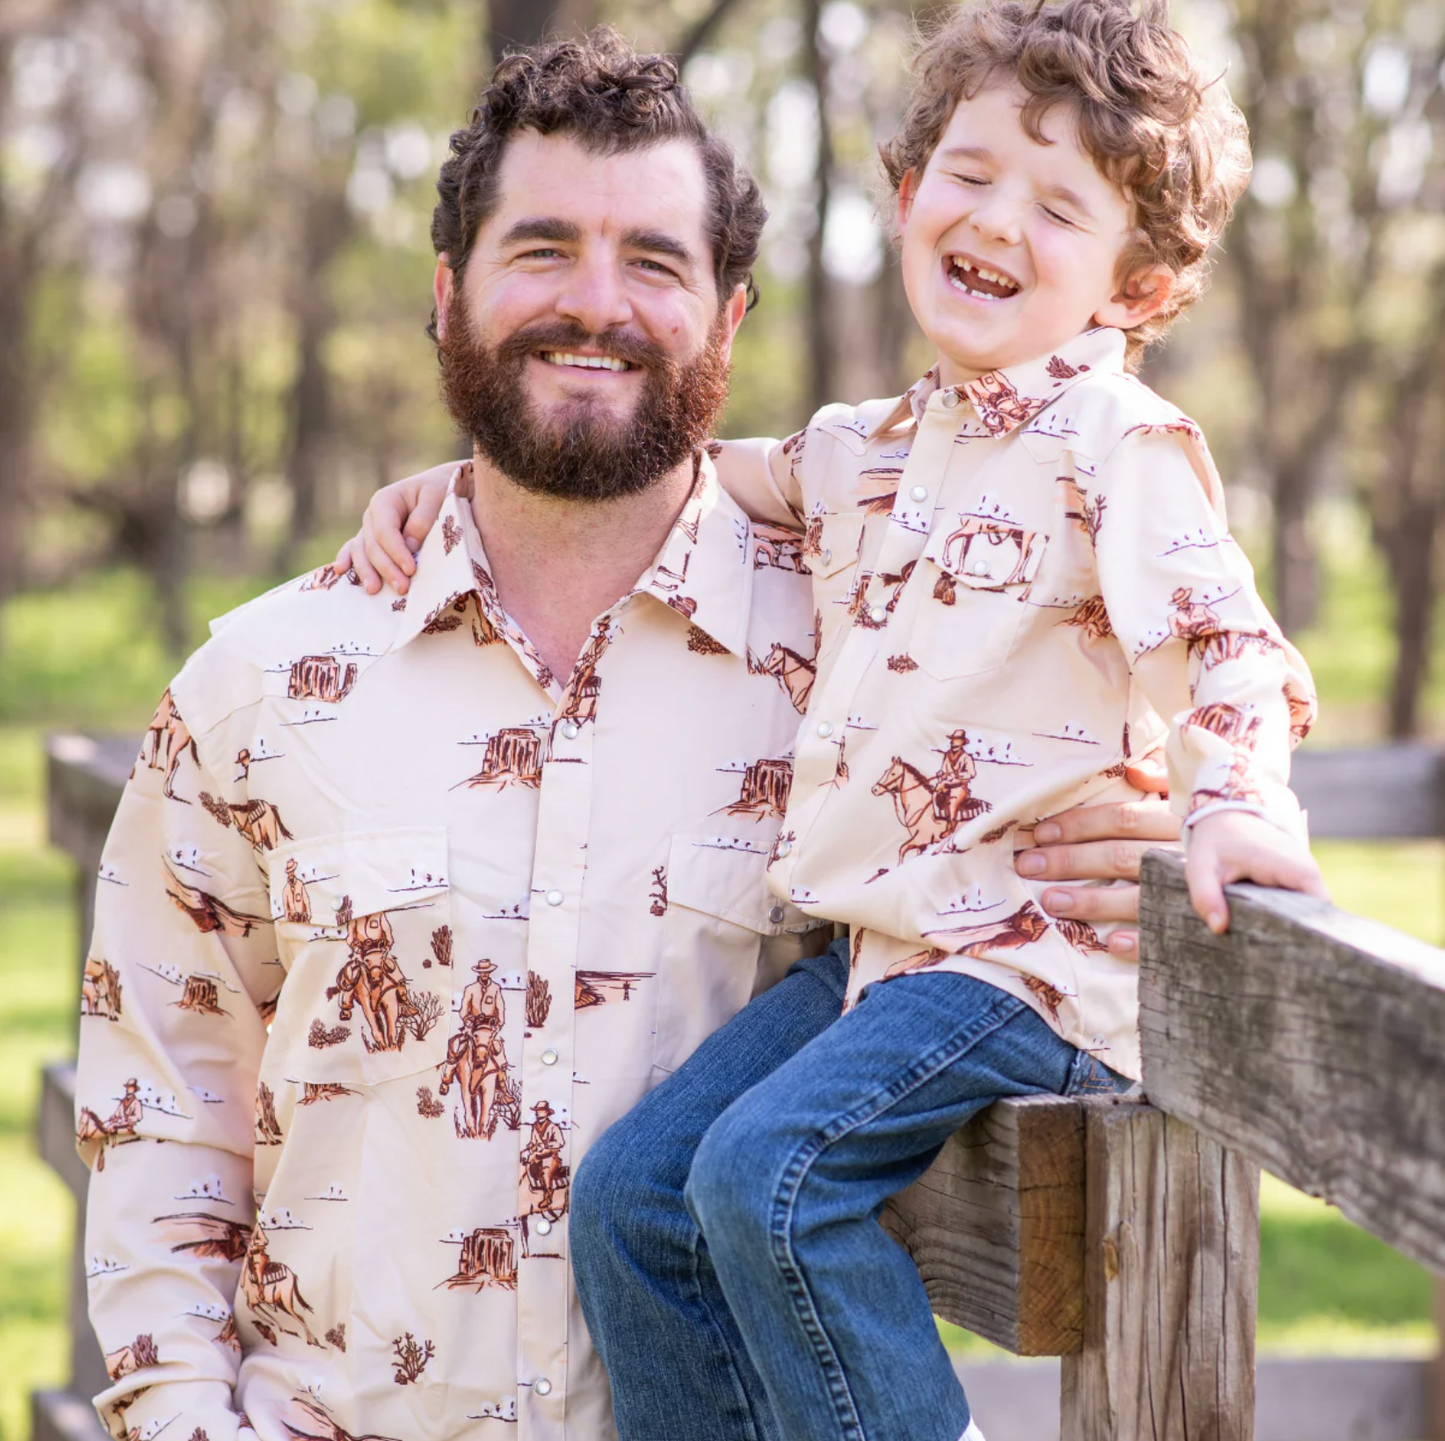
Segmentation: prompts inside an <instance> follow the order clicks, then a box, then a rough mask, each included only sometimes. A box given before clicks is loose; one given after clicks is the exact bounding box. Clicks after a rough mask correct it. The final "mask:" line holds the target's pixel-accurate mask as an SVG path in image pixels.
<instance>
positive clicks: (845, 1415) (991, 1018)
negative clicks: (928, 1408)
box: [769, 996, 1027, 1441]
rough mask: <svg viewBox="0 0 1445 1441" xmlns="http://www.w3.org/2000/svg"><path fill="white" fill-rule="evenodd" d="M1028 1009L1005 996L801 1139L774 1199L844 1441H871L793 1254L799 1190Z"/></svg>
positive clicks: (787, 1278)
mask: <svg viewBox="0 0 1445 1441" xmlns="http://www.w3.org/2000/svg"><path fill="white" fill-rule="evenodd" d="M1026 1009H1027V1007H1025V1006H1024V1004H1023V1002H1022V1001H1019V1000H1017V999H1016V998H1014V997H1012V996H1002V997H1000V1000H999V1002H998V1003H996V1004H994V1005H991V1006H990V1007H988V1009H987V1010H985V1011H984V1012H982V1013H981V1014H976V1015H974V1016H973V1017H971V1018H970V1021H971V1024H970V1025H969V1026H967V1027H965V1028H963V1029H961V1030H960V1031H958V1032H955V1034H954V1035H953V1036H952V1037H951V1038H950V1039H949V1040H948V1041H944V1042H940V1043H939V1044H938V1045H937V1046H935V1047H934V1048H933V1050H932V1051H930V1052H929V1054H928V1055H927V1056H924V1057H922V1058H920V1059H919V1060H918V1061H916V1062H914V1064H913V1065H912V1066H910V1067H909V1068H908V1069H907V1070H906V1071H905V1072H904V1073H903V1075H902V1076H900V1077H898V1078H897V1079H895V1080H894V1081H893V1082H891V1083H890V1084H889V1085H887V1086H884V1087H883V1088H882V1089H881V1090H879V1091H877V1092H875V1093H874V1095H872V1096H871V1097H869V1099H868V1100H867V1101H866V1102H864V1103H862V1104H860V1105H858V1106H855V1107H854V1108H853V1110H852V1111H849V1112H847V1113H846V1114H845V1115H843V1116H840V1117H838V1118H837V1119H836V1120H835V1121H834V1122H833V1123H832V1124H831V1125H830V1126H828V1127H826V1128H825V1129H824V1130H822V1131H820V1132H819V1133H818V1134H817V1135H815V1136H813V1137H811V1138H809V1139H808V1140H806V1141H804V1142H802V1143H800V1144H799V1146H798V1148H797V1150H796V1151H795V1152H794V1153H793V1155H792V1156H791V1157H789V1159H788V1164H787V1166H786V1167H785V1168H784V1170H783V1175H782V1178H781V1181H780V1184H779V1186H778V1189H777V1192H776V1194H775V1196H774V1198H773V1216H772V1220H771V1224H770V1226H769V1233H770V1236H771V1240H772V1253H773V1260H774V1262H775V1264H776V1265H777V1266H778V1269H779V1271H780V1272H781V1273H782V1277H783V1282H784V1284H785V1286H786V1287H787V1290H788V1293H789V1295H790V1296H791V1297H792V1298H793V1308H794V1312H795V1314H796V1315H797V1318H798V1321H799V1323H800V1324H801V1325H802V1328H803V1332H804V1334H805V1335H806V1336H807V1337H808V1340H809V1342H810V1343H811V1344H812V1346H813V1355H814V1359H815V1360H816V1361H817V1362H818V1364H819V1366H820V1367H821V1369H822V1371H823V1375H824V1376H825V1377H826V1378H827V1382H828V1391H829V1395H830V1396H831V1398H832V1400H833V1404H834V1419H835V1420H836V1421H837V1422H838V1423H839V1425H840V1427H841V1428H842V1431H843V1435H844V1438H845V1441H867V1437H866V1435H865V1433H864V1430H863V1423H862V1421H861V1419H860V1418H859V1414H858V1406H857V1403H856V1402H855V1401H854V1399H853V1395H852V1392H851V1390H850V1389H849V1387H848V1380H847V1377H846V1376H844V1374H843V1368H842V1366H841V1365H840V1364H839V1362H838V1355H837V1350H836V1348H835V1347H834V1346H833V1343H832V1341H831V1340H830V1339H829V1337H828V1333H827V1330H826V1328H825V1327H824V1325H823V1322H822V1318H821V1317H820V1316H819V1315H818V1310H817V1307H816V1306H815V1305H814V1304H813V1298H812V1296H811V1295H810V1294H809V1292H808V1288H807V1285H806V1284H805V1283H804V1281H803V1278H802V1276H801V1275H800V1274H799V1271H798V1267H797V1264H796V1260H795V1258H794V1256H793V1250H792V1245H791V1240H790V1237H791V1233H792V1219H793V1212H794V1207H795V1205H796V1202H797V1196H798V1191H799V1189H800V1188H801V1186H802V1183H803V1180H804V1179H805V1178H806V1176H807V1174H808V1172H809V1171H810V1170H811V1169H812V1166H813V1163H814V1162H815V1161H816V1160H817V1159H818V1157H819V1156H820V1155H822V1153H823V1151H824V1150H826V1149H827V1147H828V1146H830V1145H832V1144H834V1143H835V1142H837V1141H839V1140H841V1139H842V1137H843V1136H845V1135H847V1134H848V1132H849V1131H852V1130H856V1129H857V1128H858V1127H859V1126H861V1125H862V1124H863V1123H864V1122H865V1121H869V1120H872V1119H873V1118H874V1117H876V1116H878V1115H881V1114H882V1113H883V1112H884V1111H885V1110H887V1109H888V1108H889V1107H890V1106H893V1105H896V1104H897V1103H898V1102H899V1101H901V1100H902V1099H903V1098H904V1097H905V1096H907V1095H909V1094H910V1093H911V1092H913V1091H916V1090H917V1089H918V1088H919V1087H920V1086H922V1085H924V1084H926V1083H927V1082H928V1081H930V1080H932V1079H933V1077H934V1076H936V1075H937V1074H938V1073H939V1071H941V1070H942V1069H943V1068H944V1067H945V1066H947V1065H949V1064H951V1063H952V1062H953V1061H954V1060H956V1059H957V1058H958V1056H959V1055H961V1054H962V1053H963V1052H964V1051H966V1050H968V1049H970V1048H971V1047H973V1046H975V1045H977V1044H978V1042H979V1041H981V1040H982V1039H983V1038H984V1036H986V1035H988V1034H990V1033H991V1032H993V1031H996V1030H998V1028H999V1027H1000V1026H1002V1025H1005V1024H1006V1023H1007V1022H1008V1021H1010V1020H1012V1019H1013V1017H1014V1016H1016V1015H1018V1014H1019V1013H1020V1012H1021V1011H1023V1010H1026Z"/></svg>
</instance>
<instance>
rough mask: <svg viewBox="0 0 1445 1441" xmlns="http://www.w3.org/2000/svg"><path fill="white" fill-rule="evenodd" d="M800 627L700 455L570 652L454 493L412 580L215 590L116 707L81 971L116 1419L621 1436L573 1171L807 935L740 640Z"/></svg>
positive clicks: (768, 680)
mask: <svg viewBox="0 0 1445 1441" xmlns="http://www.w3.org/2000/svg"><path fill="white" fill-rule="evenodd" d="M463 479H464V477H463ZM793 551H794V552H795V551H796V546H794V547H793ZM811 624H812V606H811V601H810V598H809V593H808V581H807V578H806V576H805V575H803V574H802V573H801V572H800V571H799V570H798V568H797V566H796V565H795V564H794V563H793V558H792V552H789V551H787V550H786V548H783V549H781V550H780V548H779V547H777V546H775V545H770V544H769V543H767V542H766V540H756V541H755V539H754V536H753V532H752V530H751V527H750V526H749V524H748V522H747V520H746V519H745V518H744V516H743V515H742V513H741V512H740V511H739V510H738V508H737V506H736V505H735V504H734V503H733V502H732V501H731V500H729V499H728V498H727V496H726V495H724V494H723V493H722V492H721V491H720V490H719V488H718V486H717V482H716V479H715V476H714V474H713V472H712V467H711V462H704V464H703V467H702V470H701V472H700V479H699V485H698V487H697V489H696V490H695V492H694V494H693V496H692V498H691V499H690V500H689V502H688V504H687V506H686V507H685V509H684V510H683V512H682V515H681V517H680V518H679V520H678V521H677V523H676V524H675V525H674V527H673V528H672V530H671V533H670V535H669V537H668V539H667V542H666V544H665V545H664V546H663V548H662V550H661V552H660V553H659V555H658V557H657V561H656V563H655V565H653V566H652V568H651V569H650V570H649V571H648V572H647V574H645V575H644V576H643V577H642V578H641V579H640V580H639V582H638V584H637V587H636V589H635V590H634V591H633V592H632V593H631V594H630V595H629V596H627V597H626V598H625V599H623V600H622V601H620V602H619V603H618V604H617V605H616V606H615V607H613V608H612V609H611V610H610V611H609V612H608V613H607V614H605V615H603V616H600V617H599V618H598V619H597V621H596V623H595V625H594V627H593V630H592V634H591V638H590V640H589V641H588V643H587V645H586V646H585V648H584V650H583V653H582V655H581V656H580V657H579V659H578V662H577V666H576V669H575V670H574V671H573V673H572V675H571V676H570V677H559V676H554V675H551V674H548V672H547V670H546V668H545V666H544V665H543V664H542V663H541V661H540V659H539V657H538V656H537V655H536V653H535V652H534V651H533V649H532V648H531V646H530V645H529V644H528V643H527V640H526V638H525V637H524V636H523V635H522V634H521V633H520V631H519V630H518V629H517V627H516V625H515V624H513V623H512V622H511V621H510V620H509V618H508V617H507V615H506V614H505V613H504V611H503V610H502V608H501V605H500V603H499V601H498V598H497V593H496V590H495V589H494V587H493V584H492V581H491V578H490V576H489V574H488V570H487V559H486V556H485V554H484V552H483V549H482V545H481V541H480V538H479V536H478V534H477V531H476V528H475V526H474V523H473V519H472V511H471V507H470V505H469V504H467V503H466V501H465V500H464V499H463V498H460V497H458V496H457V495H456V494H455V493H454V494H452V495H451V496H449V498H448V499H447V501H446V504H445V506H444V509H443V512H442V516H441V521H440V524H439V525H437V527H436V528H435V529H434V530H433V531H432V533H431V535H430V536H429V537H428V539H427V542H426V544H425V546H424V547H423V550H422V552H421V555H420V557H419V566H418V571H417V575H416V579H415V581H414V583H413V585H412V588H411V593H410V595H408V596H407V597H406V598H405V600H397V599H396V598H395V596H394V595H392V594H391V593H390V592H387V593H383V594H382V595H379V596H368V595H366V594H365V593H364V591H362V590H361V589H360V588H359V586H357V585H355V584H347V583H345V582H342V583H340V584H335V583H333V582H332V580H331V578H330V576H329V573H328V572H325V571H322V572H318V573H317V574H316V575H315V576H312V577H311V578H309V579H307V580H304V581H301V582H297V583H293V584H290V585H287V586H283V587H282V588H281V589H280V590H278V591H276V592H273V593H272V594H270V595H268V596H265V597H263V598H261V599H259V600H257V601H255V602H253V603H252V604H250V605H248V606H246V607H243V608H242V609H241V610H239V611H237V612H235V613H234V614H233V615H231V616H230V617H228V618H227V619H225V620H224V621H222V622H221V623H220V624H219V625H218V626H217V627H216V629H215V634H214V636H213V639H212V640H211V641H210V642H209V643H208V644H207V645H206V646H205V647H204V648H203V649H202V650H200V651H199V652H198V653H197V654H196V655H195V656H194V657H193V658H192V659H191V661H190V663H189V664H188V665H187V666H186V668H185V669H184V671H183V672H182V673H181V675H180V676H179V677H178V678H177V679H176V681H175V682H174V684H173V685H172V686H171V688H170V690H169V692H168V693H167V695H166V697H165V699H164V700H163V701H162V704H161V707H160V709H159V710H158V711H157V713H156V716H155V719H154V721H153V723H152V725H151V728H150V730H149V732H148V734H147V736H146V739H145V743H144V746H143V748H142V752H141V755H140V758H139V760H138V761H137V763H136V767H135V771H134V773H133V776H132V779H131V782H130V784H129V786H128V787H127V789H126V792H125V796H124V798H123V800H122V802H121V805H120V810H119V812H118V814H117V817H116V821H115V826H114V829H113V831H112V833H111V836H110V840H109V843H108V845H107V847H106V851H105V857H104V863H103V865H102V868H101V875H100V885H99V902H98V907H97V923H96V932H95V938H94V943H93V947H92V950H91V960H90V962H89V964H88V965H87V968H86V984H85V995H84V999H83V1003H82V1010H83V1012H84V1019H83V1021H82V1036H81V1053H80V1076H79V1094H78V1117H77V1119H78V1132H79V1142H80V1146H81V1149H82V1152H83V1153H84V1154H85V1155H86V1157H87V1158H88V1160H89V1162H90V1163H91V1166H92V1169H93V1176H92V1181H91V1187H90V1205H89V1220H88V1232H87V1244H86V1252H87V1270H88V1273H89V1276H90V1296H91V1315H92V1318H93V1321H94V1323H95V1327H96V1330H97V1332H98V1333H99V1336H100V1339H101V1342H102V1345H103V1348H104V1350H105V1352H106V1356H107V1363H108V1366H109V1369H110V1373H111V1377H112V1379H113V1381H114V1383H115V1384H114V1386H113V1387H112V1388H111V1389H110V1390H108V1391H107V1392H106V1393H104V1395H103V1396H102V1397H101V1398H99V1408H100V1411H101V1414H102V1416H103V1418H104V1419H105V1421H106V1424H107V1425H108V1426H109V1427H110V1429H111V1431H112V1433H113V1434H114V1435H115V1436H117V1437H122V1438H123V1437H127V1436H129V1437H131V1438H145V1441H150V1438H152V1437H154V1436H157V1435H159V1434H160V1433H161V1432H164V1433H165V1437H166V1441H187V1438H193V1437H195V1436H196V1435H197V1434H199V1435H200V1436H203V1437H205V1438H206V1441H232V1438H234V1437H235V1436H236V1435H237V1432H238V1429H239V1428H240V1427H241V1426H242V1425H243V1424H244V1422H243V1420H242V1413H243V1414H244V1418H245V1420H246V1421H249V1424H250V1426H251V1427H252V1428H253V1429H254V1431H255V1432H256V1433H257V1434H258V1435H259V1436H260V1437H261V1438H262V1441H294V1438H297V1437H328V1438H336V1437H341V1436H344V1435H345V1434H347V1433H350V1434H352V1435H354V1436H366V1437H372V1438H384V1437H391V1438H397V1441H421V1438H423V1437H425V1438H430V1441H445V1438H450V1437H469V1438H470V1437H474V1438H477V1441H486V1438H488V1437H494V1438H503V1437H506V1438H514V1441H515V1438H519V1437H520V1438H531V1441H562V1438H564V1437H567V1438H574V1441H598V1438H605V1437H610V1436H613V1435H614V1434H615V1433H614V1431H613V1426H612V1419H611V1402H610V1397H609V1393H608V1389H607V1383H606V1379H605V1377H604V1375H603V1372H602V1368H601V1366H600V1364H599V1362H598V1360H597V1357H596V1355H595V1354H594V1352H593V1351H592V1348H591V1346H590V1345H589V1343H588V1339H587V1335H586V1332H585V1330H584V1327H583V1323H582V1320H581V1317H580V1313H579V1311H578V1308H577V1304H576V1299H575V1296H574V1293H573V1290H572V1283H571V1276H570V1267H569V1265H568V1238H567V1196H568V1186H569V1181H570V1176H571V1172H572V1170H573V1168H574V1167H575V1166H576V1164H577V1161H578V1159H579V1158H580V1157H581V1156H582V1155H583V1154H584V1153H585V1151H586V1149H587V1146H588V1144H589V1143H590V1142H591V1141H592V1139H593V1138H595V1137H596V1136H597V1135H598V1134H599V1133H600V1132H601V1131H603V1130H604V1129H606V1127H607V1126H608V1125H610V1124H611V1123H612V1122H613V1121H614V1120H616V1119H617V1118H618V1117H619V1116H621V1115H622V1114H623V1113H624V1112H625V1111H627V1110H628V1109H629V1107H631V1106H632V1105H633V1104H634V1103H635V1102H636V1101H637V1100H638V1099H639V1097H641V1096H642V1095H643V1094H644V1093H645V1092H646V1091H647V1090H648V1088H649V1087H650V1086H652V1085H653V1084H654V1083H655V1082H656V1081H657V1080H658V1079H660V1078H661V1077H663V1076H665V1075H666V1074H667V1073H668V1072H670V1071H672V1070H674V1069H675V1068H676V1067H677V1066H679V1065H680V1064H681V1063H682V1061H683V1060H684V1059H686V1057H687V1056H688V1055H689V1054H690V1052H691V1051H692V1050H693V1049H694V1047H696V1046H697V1044H698V1043H699V1042H700V1041H701V1040H702V1039H703V1038H704V1037H705V1036H707V1035H708V1034H709V1033H710V1032H711V1031H712V1030H714V1029H715V1028H716V1027H717V1026H719V1025H720V1024H722V1023H723V1022H724V1021H726V1020H727V1019H728V1018H729V1017H730V1016H732V1015H733V1014H734V1013H735V1012H736V1011H737V1010H738V1009H739V1008H740V1007H742V1006H743V1005H744V1004H745V1003H746V1002H747V1000H748V999H749V997H750V996H752V995H753V994H754V993H755V992H757V991H759V990H760V989H762V988H764V987H766V986H768V985H770V984H772V983H773V982H774V981H776V980H777V979H778V978H779V977H780V976H781V975H782V973H783V972H784V970H785V969H786V968H787V966H788V965H789V964H790V963H791V962H792V961H793V960H794V959H795V958H797V957H798V956H799V955H801V954H803V953H804V952H805V951H810V950H816V949H819V948H821V946H822V945H823V944H825V942H826V939H827V937H828V935H829V932H827V931H826V930H824V929H822V928H821V924H820V923H819V922H817V921H815V920H813V919H811V918H810V917H808V916H806V915H804V914H803V913H802V912H801V911H799V910H798V909H797V908H795V907H794V906H792V905H790V904H788V903H786V902H784V901H781V900H779V899H777V898H775V897H774V896H772V895H770V894H769V890H768V886H767V880H766V875H765V869H766V863H767V857H768V854H769V852H770V851H771V849H772V847H773V842H774V838H775V836H776V833H777V829H778V825H779V823H780V821H781V818H782V814H783V807H784V804H785V802H786V797H787V790H788V781H789V776H790V772H791V747H792V741H793V734H794V731H795V729H796V724H797V716H796V713H795V711H794V710H793V707H792V705H791V704H790V703H789V700H788V697H787V696H786V695H785V694H784V693H783V692H782V691H781V690H780V689H779V688H778V686H777V684H776V682H775V681H774V679H773V678H772V677H771V676H769V675H766V674H761V673H758V672H756V671H755V670H754V669H752V668H751V667H750V665H749V657H750V656H756V655H768V654H771V653H772V652H773V650H774V649H775V648H781V649H783V650H787V651H789V652H798V651H806V650H808V649H809V648H810V645H811V642H810V640H809V632H810V630H811Z"/></svg>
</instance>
